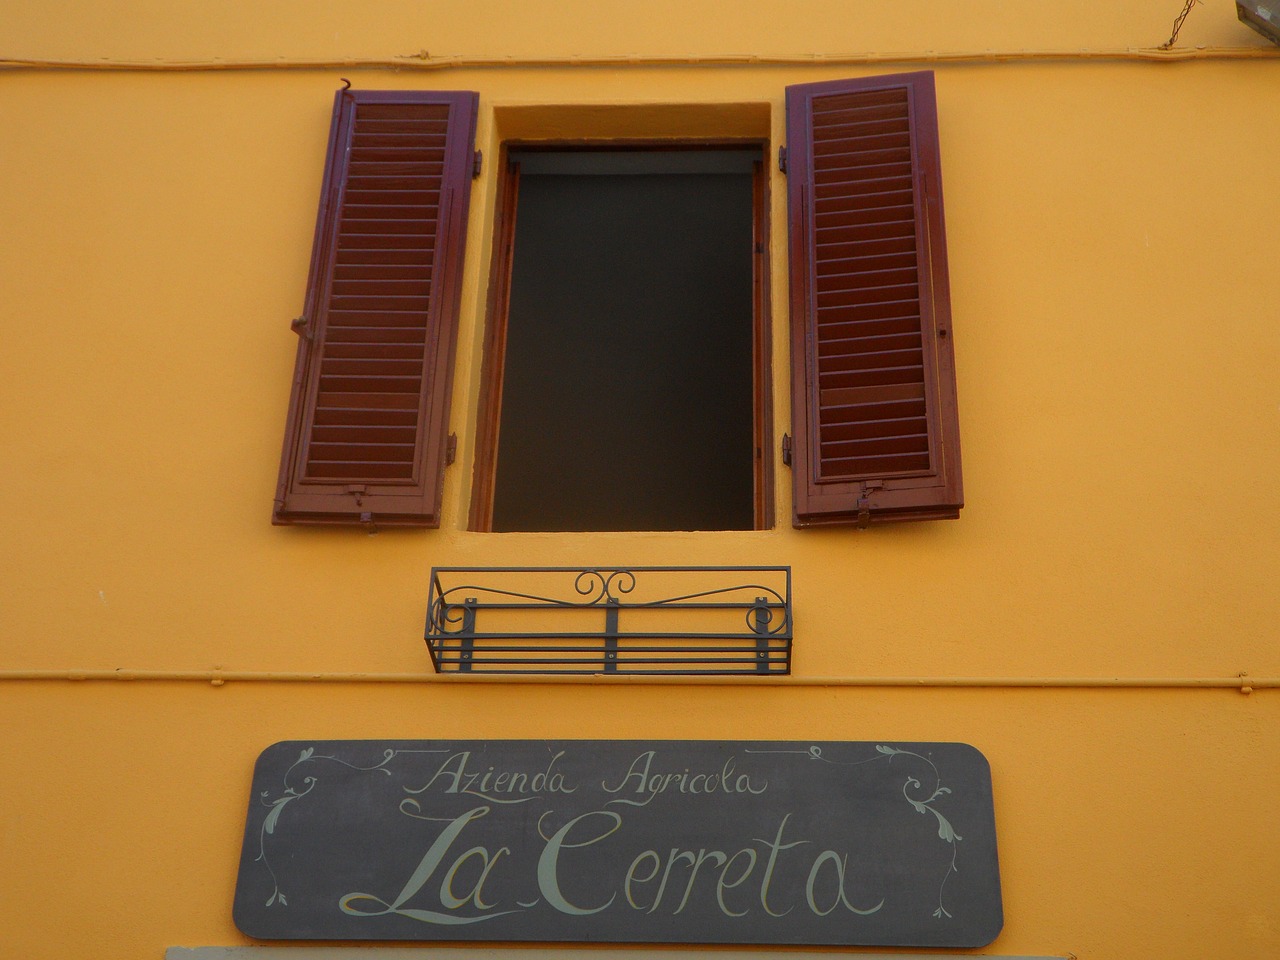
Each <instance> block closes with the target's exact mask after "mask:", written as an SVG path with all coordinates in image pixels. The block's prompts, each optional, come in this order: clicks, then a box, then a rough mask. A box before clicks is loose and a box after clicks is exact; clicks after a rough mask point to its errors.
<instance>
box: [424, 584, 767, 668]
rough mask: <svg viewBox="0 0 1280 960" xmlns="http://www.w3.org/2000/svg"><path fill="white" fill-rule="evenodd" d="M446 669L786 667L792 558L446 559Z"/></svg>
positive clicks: (434, 602)
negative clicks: (785, 561)
mask: <svg viewBox="0 0 1280 960" xmlns="http://www.w3.org/2000/svg"><path fill="white" fill-rule="evenodd" d="M426 641H427V648H428V650H429V651H430V652H431V660H432V663H433V664H434V665H435V669H436V671H437V672H438V673H529V674H643V675H663V674H667V675H682V676H690V675H727V674H745V675H762V676H768V675H773V676H778V675H784V674H787V673H790V671H791V568H790V567H435V568H433V569H432V571H431V587H430V595H429V598H428V606H427V629H426Z"/></svg>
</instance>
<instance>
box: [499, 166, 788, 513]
mask: <svg viewBox="0 0 1280 960" xmlns="http://www.w3.org/2000/svg"><path fill="white" fill-rule="evenodd" d="M508 170H509V176H508V180H507V184H506V187H507V189H508V192H509V193H510V194H511V196H509V197H508V198H507V203H506V204H505V205H504V206H505V210H506V215H507V217H509V218H511V219H512V220H513V221H514V224H506V225H505V231H506V235H507V239H506V241H505V244H506V249H505V250H504V251H503V254H504V256H503V257H502V258H501V261H502V262H500V264H499V266H498V267H497V270H498V271H499V272H498V274H497V276H498V277H499V281H498V283H499V286H500V287H501V285H502V283H503V272H504V271H505V272H506V288H505V290H500V291H499V297H498V298H497V299H498V300H499V301H505V316H503V315H502V312H503V311H502V309H501V307H502V304H500V305H499V307H498V309H497V311H496V312H495V314H494V316H492V317H491V323H493V324H495V325H502V332H501V336H499V337H497V338H495V339H491V341H490V345H491V357H490V363H491V364H492V365H493V367H500V370H495V369H493V368H492V367H491V369H490V378H489V384H490V392H489V404H490V406H491V407H493V406H496V407H497V410H496V411H493V410H491V411H490V413H489V416H490V417H491V418H492V419H493V421H494V422H492V423H491V424H490V425H489V426H488V429H489V431H490V434H491V436H490V437H489V438H488V442H487V443H482V446H483V447H485V448H487V450H488V451H489V458H490V459H489V465H488V468H487V469H488V471H489V473H490V475H491V476H490V478H489V480H488V484H489V486H488V491H486V489H485V484H484V482H483V481H482V483H481V485H480V487H479V488H478V494H477V496H478V498H482V497H484V496H485V494H486V492H488V496H489V509H490V510H491V513H490V514H489V517H488V522H487V523H486V522H485V520H484V518H483V512H481V513H480V521H479V522H478V523H477V524H476V525H477V526H479V527H480V528H481V529H485V528H487V529H491V530H495V531H520V530H524V531H536V530H545V531H585V530H601V531H605V530H735V529H736V530H742V529H748V530H749V529H753V528H755V527H757V526H763V525H765V524H764V522H763V519H762V518H763V517H764V516H765V514H764V511H763V507H762V500H763V498H764V496H765V492H764V486H765V484H764V483H763V482H762V477H763V473H764V467H763V463H762V461H763V459H764V458H763V457H762V453H763V449H762V448H765V445H764V442H763V440H762V437H761V431H762V430H763V426H764V425H763V423H762V422H761V421H763V419H765V415H764V406H763V404H762V403H761V401H760V398H759V396H758V394H760V393H761V386H760V384H761V383H767V369H766V372H764V373H762V372H761V369H760V363H761V361H762V357H761V354H762V353H763V347H762V343H763V341H764V339H765V338H764V337H763V336H762V334H761V329H762V327H761V321H760V316H759V315H760V314H761V313H762V307H761V302H762V300H763V298H762V296H761V294H760V290H761V289H762V287H763V280H762V277H761V273H762V272H763V266H762V262H763V261H762V255H763V253H764V244H763V242H762V237H763V231H762V220H763V210H762V206H763V204H762V202H761V198H762V197H763V189H762V187H761V183H762V181H763V172H762V151H761V149H760V147H759V146H752V147H751V148H750V149H747V148H742V147H738V148H734V149H726V148H723V147H720V148H715V149H712V148H704V149H681V150H656V149H650V150H637V149H628V150H599V149H596V150H569V149H560V150H554V151H549V150H532V149H526V150H517V149H512V150H511V151H510V153H509V155H508ZM501 232H502V231H500V233H501ZM500 242H503V241H502V238H501V237H500ZM483 428H484V427H483V426H482V429H483ZM765 449H767V448H765ZM481 469H482V471H483V470H485V465H484V464H483V463H482V467H481ZM481 511H483V506H481Z"/></svg>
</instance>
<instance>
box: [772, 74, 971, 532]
mask: <svg viewBox="0 0 1280 960" xmlns="http://www.w3.org/2000/svg"><path fill="white" fill-rule="evenodd" d="M787 188H788V190H787V196H788V208H789V221H790V233H791V237H790V263H791V355H792V370H791V377H792V417H793V423H794V434H795V435H794V440H793V452H792V468H793V480H794V491H795V518H794V519H795V524H796V525H797V526H808V525H810V524H823V523H856V524H867V523H879V522H885V521H890V520H931V519H940V518H954V517H957V516H959V511H960V507H961V506H962V504H963V495H962V492H961V484H960V440H959V426H958V421H957V416H956V394H955V369H954V360H953V356H952V348H951V308H950V302H949V289H948V284H947V260H946V242H945V238H944V235H943V222H942V187H941V179H940V164H939V155H938V122H937V107H936V104H935V100H934V88H933V74H932V73H908V74H898V75H893V76H881V77H869V78H865V79H860V80H840V81H834V82H827V83H810V84H802V85H799V86H793V87H788V88H787Z"/></svg>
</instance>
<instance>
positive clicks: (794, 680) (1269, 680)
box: [0, 667, 1280, 694]
mask: <svg viewBox="0 0 1280 960" xmlns="http://www.w3.org/2000/svg"><path fill="white" fill-rule="evenodd" d="M23 680H34V681H50V680H69V681H90V680H93V681H100V680H114V681H119V682H139V681H162V682H175V681H177V682H196V683H207V684H210V685H212V686H215V687H220V686H222V685H223V684H226V683H231V682H237V683H441V684H451V683H452V684H456V683H482V684H493V683H500V684H511V683H514V684H583V683H586V684H602V685H603V684H608V685H617V684H631V685H635V684H641V685H645V684H648V685H658V686H662V685H672V684H675V685H681V686H751V687H760V686H769V687H915V688H918V689H929V688H947V687H950V688H984V687H987V688H989V687H997V688H998V687H1004V688H1032V689H1057V690H1061V689H1069V690H1071V689H1074V690H1090V689H1126V690H1135V689H1156V690H1188V689H1190V690H1238V691H1240V692H1241V693H1245V694H1249V693H1252V692H1253V691H1254V690H1259V689H1274V688H1276V687H1280V677H1253V676H1250V675H1249V674H1247V673H1241V674H1238V675H1236V676H1234V677H795V676H787V677H755V676H723V677H717V676H635V675H627V674H615V675H608V676H606V675H604V674H590V675H585V676H565V675H544V674H525V673H522V674H483V675H478V674H457V673H449V674H439V673H347V672H341V673H336V672H323V673H322V672H316V673H306V672H283V671H265V670H222V669H218V668H215V669H213V670H129V669H125V668H123V667H121V668H117V669H115V670H0V682H4V681H23Z"/></svg>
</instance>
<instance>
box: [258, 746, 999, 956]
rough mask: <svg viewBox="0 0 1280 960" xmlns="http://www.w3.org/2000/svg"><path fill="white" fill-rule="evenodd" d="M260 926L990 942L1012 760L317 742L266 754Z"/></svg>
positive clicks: (680, 938) (796, 749) (858, 750)
mask: <svg viewBox="0 0 1280 960" xmlns="http://www.w3.org/2000/svg"><path fill="white" fill-rule="evenodd" d="M235 921H236V925H237V926H238V927H239V928H240V929H241V930H242V931H243V932H244V933H246V934H248V935H249V936H251V937H258V938H262V939H290V940H296V939H302V940H444V941H459V940H489V941H588V942H613V943H625V942H637V943H641V942H658V943H726V944H727V943H734V944H827V945H876V946H933V947H979V946H984V945H986V944H988V943H990V942H991V941H992V940H993V939H995V937H996V935H997V934H998V933H999V931H1000V927H1001V924H1002V923H1003V912H1002V908H1001V902H1000V877H999V869H998V865H997V860H996V837H995V821H994V815H993V807H992V799H991V776H990V770H989V768H988V766H987V762H986V760H985V759H984V758H983V756H982V754H980V753H979V752H978V751H977V750H975V749H974V748H973V747H970V746H968V745H966V744H961V743H890V742H866V743H857V742H836V743H812V742H808V741H797V742H776V741H638V740H637V741H600V740H567V741H542V740H474V741H436V740H431V741H361V740H354V741H328V742H323V741H315V742H305V741H299V742H286V743H277V744H275V745H273V746H271V747H268V748H267V749H266V750H265V751H264V752H263V753H262V756H261V757H259V759H258V764H257V767H256V769H255V771H254V777H253V789H252V796H251V803H250V808H249V816H248V822H247V824H246V827H245V839H244V848H243V852H242V854H241V859H240V874H239V882H238V884H237V887H236V897H235Z"/></svg>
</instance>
